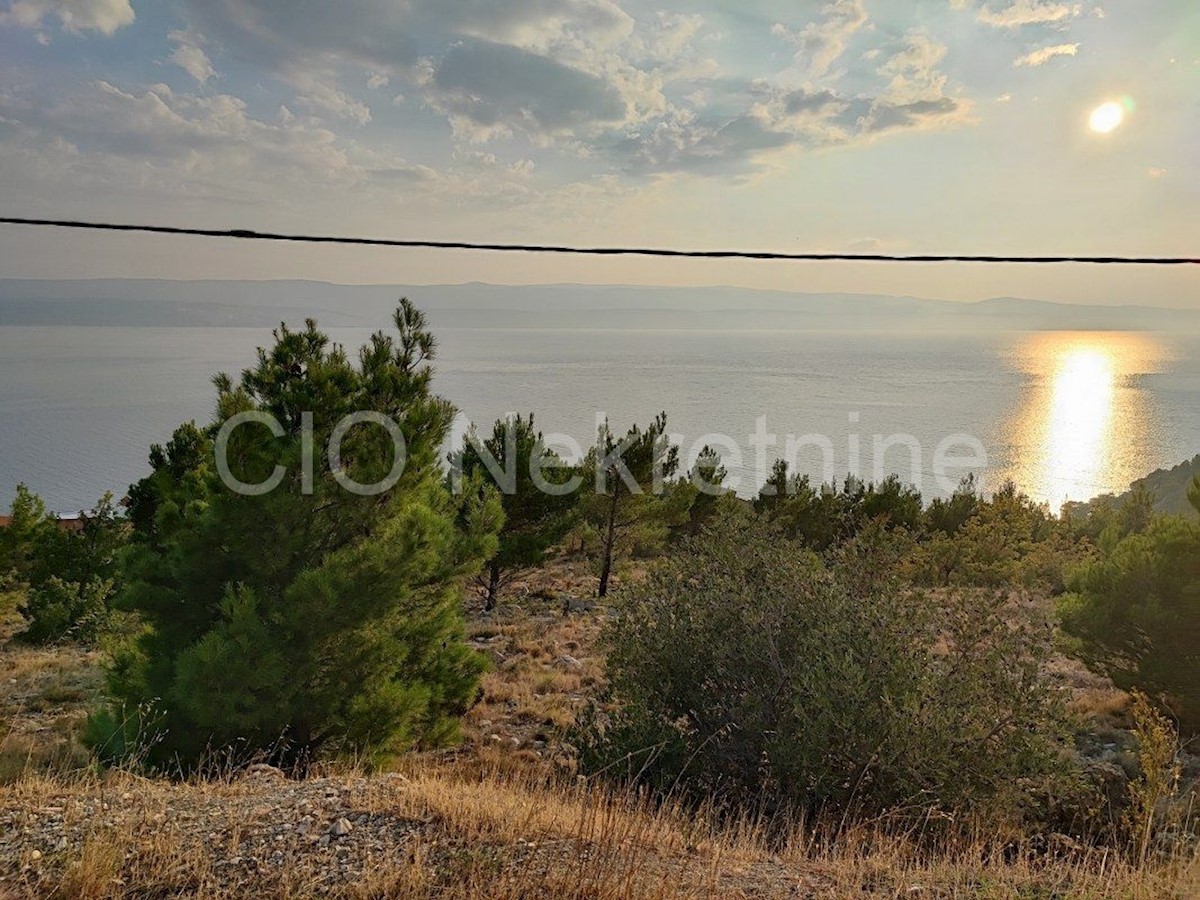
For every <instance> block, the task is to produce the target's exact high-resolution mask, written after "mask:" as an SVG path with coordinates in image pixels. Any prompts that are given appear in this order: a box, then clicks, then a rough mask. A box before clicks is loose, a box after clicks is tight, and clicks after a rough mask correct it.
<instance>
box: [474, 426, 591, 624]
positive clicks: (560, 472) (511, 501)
mask: <svg viewBox="0 0 1200 900" xmlns="http://www.w3.org/2000/svg"><path fill="white" fill-rule="evenodd" d="M485 457H487V458H490V463H491V465H492V466H493V467H494V469H495V470H494V471H493V469H492V468H489V465H488V462H487V461H485ZM451 462H452V464H453V469H454V473H455V474H454V476H453V477H456V478H465V479H468V480H474V481H477V482H483V483H486V484H490V485H491V486H492V487H494V488H495V489H496V491H497V493H498V494H499V495H500V502H501V504H502V505H503V507H504V527H503V529H502V530H501V532H500V546H499V549H498V550H497V551H496V554H495V555H494V556H493V557H492V558H491V559H490V560H488V562H487V564H486V565H485V566H484V569H483V572H481V573H480V575H479V576H478V578H477V579H476V580H477V583H478V585H479V587H480V588H481V589H482V591H483V594H484V608H485V609H488V610H492V609H495V608H496V601H497V599H498V598H499V595H500V592H501V591H502V590H503V589H504V587H505V586H507V585H508V584H509V583H510V582H511V581H512V579H513V578H515V577H516V576H517V575H518V574H519V573H520V572H521V571H522V570H524V569H528V568H531V567H533V566H538V565H541V563H543V562H544V561H545V559H546V554H547V552H548V551H549V550H550V548H552V547H553V546H554V545H556V544H557V543H558V542H559V541H561V540H562V539H563V538H564V537H565V536H566V534H567V532H568V531H570V530H571V527H572V526H573V525H574V524H575V521H576V518H577V513H576V509H577V504H578V488H577V486H576V487H575V488H574V489H571V488H572V487H573V486H572V485H571V483H570V480H571V479H572V478H573V477H575V472H574V469H573V468H572V467H571V466H569V465H568V464H567V463H566V462H565V461H564V460H563V459H562V458H561V457H560V456H559V455H558V454H557V453H555V452H554V451H553V450H551V449H549V448H547V447H546V445H545V443H544V442H543V439H542V434H541V432H539V431H536V430H535V429H534V427H533V414H532V413H530V414H529V416H528V418H525V417H522V416H517V417H516V418H513V419H497V420H496V422H495V424H494V426H493V427H492V434H491V436H490V437H489V438H487V440H485V441H481V440H480V438H479V436H478V435H477V434H475V433H474V432H473V431H472V432H471V433H470V434H467V435H465V436H464V438H463V445H462V448H461V450H460V451H459V452H458V453H457V454H454V455H453V457H452V459H451ZM535 472H537V473H538V477H537V478H535V475H534V473H535ZM539 482H540V483H539ZM547 488H548V489H547Z"/></svg>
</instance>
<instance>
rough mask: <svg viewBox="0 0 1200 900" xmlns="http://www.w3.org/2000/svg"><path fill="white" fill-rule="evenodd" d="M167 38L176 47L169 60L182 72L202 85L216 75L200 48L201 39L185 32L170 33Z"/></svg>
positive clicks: (206, 55) (205, 54)
mask: <svg viewBox="0 0 1200 900" xmlns="http://www.w3.org/2000/svg"><path fill="white" fill-rule="evenodd" d="M167 37H168V39H169V40H171V41H172V42H173V43H174V44H175V45H176V47H175V49H174V50H172V51H171V56H170V60H171V62H173V63H175V65H177V66H179V68H181V69H183V71H185V72H187V73H188V74H189V75H191V76H192V77H193V78H195V79H196V80H197V81H198V82H200V83H201V84H204V83H205V82H207V81H208V79H210V78H212V77H213V76H214V75H216V74H217V70H216V69H214V68H213V64H212V60H210V59H209V58H208V54H207V53H205V52H204V50H203V48H202V47H201V46H200V45H201V44H202V43H203V38H201V37H199V36H198V35H193V34H191V33H190V32H187V31H171V32H169V33H168V35H167Z"/></svg>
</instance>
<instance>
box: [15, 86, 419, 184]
mask: <svg viewBox="0 0 1200 900" xmlns="http://www.w3.org/2000/svg"><path fill="white" fill-rule="evenodd" d="M0 121H5V122H9V123H12V126H13V129H14V132H13V134H11V135H6V136H5V137H4V138H2V139H0V158H3V157H7V156H10V155H12V156H13V157H14V159H13V160H12V161H11V162H12V164H13V165H17V164H18V163H20V164H23V165H24V166H25V169H26V170H27V171H29V172H32V173H34V174H35V175H36V176H37V177H40V179H41V181H42V182H43V183H46V184H51V183H53V184H62V183H64V182H66V183H72V184H78V183H89V182H91V183H101V184H106V185H122V186H123V187H122V190H123V191H124V190H134V191H151V192H154V193H158V194H169V195H181V194H182V195H199V196H205V197H209V198H211V197H218V198H221V199H224V200H231V201H234V202H238V203H243V202H247V200H248V199H249V198H251V197H257V198H259V199H260V200H263V201H268V202H272V203H276V204H277V203H287V202H288V201H289V200H290V198H294V197H299V196H310V195H316V194H318V193H320V192H321V191H327V192H330V193H332V194H334V195H335V196H336V195H340V194H343V193H344V192H345V191H346V190H348V189H365V188H371V187H373V188H377V189H388V186H390V189H391V190H394V189H395V188H396V187H397V186H402V185H406V186H409V187H411V186H415V185H422V184H427V183H431V182H432V181H433V180H434V178H435V177H436V173H434V172H433V170H431V169H429V168H427V167H424V166H419V165H414V164H412V163H409V162H408V161H406V160H404V159H402V158H400V157H398V156H396V155H394V154H389V153H380V152H378V151H375V150H372V149H370V148H367V147H363V146H362V145H360V144H358V143H356V142H353V141H347V140H345V139H344V138H341V137H339V136H338V135H337V134H336V133H334V132H333V131H331V130H329V129H328V128H325V127H324V126H322V125H321V124H320V123H319V122H318V121H316V120H314V119H312V118H308V117H298V116H294V115H291V114H290V113H289V112H287V110H286V107H285V108H283V109H281V110H280V114H279V115H278V116H277V117H276V118H275V119H274V120H265V119H261V118H257V117H255V116H254V115H252V114H251V113H250V111H249V107H248V105H247V104H246V102H245V101H244V100H242V99H241V98H239V97H236V96H232V95H229V94H218V95H216V96H201V95H198V94H191V93H182V92H176V91H172V90H171V89H170V88H169V87H168V86H167V85H163V84H159V85H152V86H151V87H149V88H146V89H144V90H123V89H121V88H119V87H117V86H116V85H114V84H112V83H111V82H108V81H103V80H98V81H93V82H90V83H88V84H85V85H82V86H80V87H79V88H78V89H75V90H73V91H72V92H70V93H68V94H66V95H63V96H60V97H58V98H57V99H54V100H53V101H51V102H43V103H40V104H33V103H29V102H27V101H26V100H25V99H24V98H21V97H18V96H13V95H12V94H7V95H4V94H0ZM6 171H11V169H6ZM47 173H49V174H47ZM14 177H15V176H14Z"/></svg>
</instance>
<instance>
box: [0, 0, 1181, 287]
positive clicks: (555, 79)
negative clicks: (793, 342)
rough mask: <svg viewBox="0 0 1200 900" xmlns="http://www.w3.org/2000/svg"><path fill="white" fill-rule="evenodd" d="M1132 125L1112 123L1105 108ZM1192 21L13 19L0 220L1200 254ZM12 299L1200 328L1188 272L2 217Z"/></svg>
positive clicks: (591, 14)
mask: <svg viewBox="0 0 1200 900" xmlns="http://www.w3.org/2000/svg"><path fill="white" fill-rule="evenodd" d="M1105 103H1117V104H1119V105H1120V108H1121V109H1122V110H1123V111H1124V117H1123V120H1122V121H1121V123H1120V125H1119V127H1116V128H1115V129H1114V130H1112V131H1111V132H1109V133H1098V132H1096V131H1094V130H1093V129H1092V128H1090V127H1089V117H1090V116H1091V114H1092V112H1093V111H1094V110H1095V109H1096V108H1097V107H1099V106H1101V105H1102V104H1105ZM1197 160H1200V4H1197V3H1195V2H1194V0H1140V2H1137V3H1133V2H1129V0H1124V2H1122V0H1110V2H1100V0H1081V2H1058V0H917V2H909V3H897V2H894V0H825V2H822V0H817V2H806V0H786V2H785V0H742V2H736V3H730V2H716V0H694V2H690V3H676V2H665V0H337V2H333V0H328V2H324V0H154V2H149V0H0V188H2V189H0V198H2V199H0V209H2V210H3V213H0V214H4V215H17V216H31V217H54V218H85V219H105V220H110V221H140V222H147V223H153V224H165V225H192V226H198V227H209V228H232V227H236V228H253V229H269V230H285V231H309V232H321V233H335V234H345V235H369V236H383V237H395V238H427V239H435V240H468V241H500V242H516V243H535V242H536V243H570V244H631V243H636V244H644V245H654V246H667V247H686V248H696V249H713V248H741V249H770V250H783V251H795V252H806V251H816V252H821V251H834V252H883V253H965V254H1019V255H1058V254H1069V255H1172V256H1197V255H1200V246H1198V245H1200V229H1198V228H1197V223H1198V219H1200V216H1198V213H1200V168H1198V165H1200V164H1198V162H1197ZM0 275H2V276H7V277H47V278H52V277H99V276H145V277H169V278H314V279H322V280H329V281H336V282H344V283H368V282H389V283H393V282H394V283H405V284H421V283H458V282H465V281H491V282H502V283H555V282H595V283H640V284H668V285H689V284H733V285H745V286H749V287H767V288H779V289H785V290H802V291H849V292H879V293H892V294H912V295H917V296H926V297H939V298H945V299H961V300H972V299H980V298H983V297H989V296H1001V295H1013V296H1030V297H1041V298H1046V299H1059V300H1066V301H1087V302H1099V303H1114V304H1115V303H1135V304H1136V303H1140V304H1152V305H1159V306H1176V307H1187V308H1195V307H1197V306H1198V305H1200V270H1197V268H1196V267H1187V268H1176V269H1150V268H1146V267H1138V268H1130V269H1122V270H1115V269H1112V268H1110V267H1103V268H1097V267H1080V266H1056V267H1036V268H1029V267H1025V268H1022V267H1016V266H979V265H962V264H960V265H949V266H933V265H920V266H916V265H913V266H900V265H894V264H869V265H868V264H861V263H851V264H807V263H753V262H732V261H720V262H708V261H705V262H696V261H664V260H646V259H640V260H639V259H615V258H603V259H595V258H591V259H589V258H575V257H546V256H510V255H504V256H500V255H496V254H487V253H460V252H445V251H407V250H406V251H396V250H381V249H356V248H314V247H306V246H300V247H295V246H282V247H273V246H267V245H262V244H258V243H254V244H251V243H248V242H228V241H225V242H222V241H216V240H209V239H199V238H189V239H171V238H147V237H145V236H112V235H98V234H89V233H78V232H74V233H72V232H61V231H55V232H49V231H43V230H36V231H34V230H31V229H22V228H19V227H16V226H0Z"/></svg>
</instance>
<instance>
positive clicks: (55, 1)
mask: <svg viewBox="0 0 1200 900" xmlns="http://www.w3.org/2000/svg"><path fill="white" fill-rule="evenodd" d="M50 16H54V17H56V18H57V19H58V21H59V22H60V23H61V24H62V27H63V28H64V29H65V30H66V31H72V32H82V31H99V32H100V33H101V34H112V33H113V32H115V31H116V30H117V29H118V28H121V27H122V26H125V25H129V24H131V23H132V22H133V19H134V13H133V7H132V6H130V4H129V0H12V2H11V3H10V4H9V7H8V9H7V10H5V11H3V12H0V25H20V26H22V27H25V28H39V27H41V25H42V20H43V19H46V18H48V17H50Z"/></svg>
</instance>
